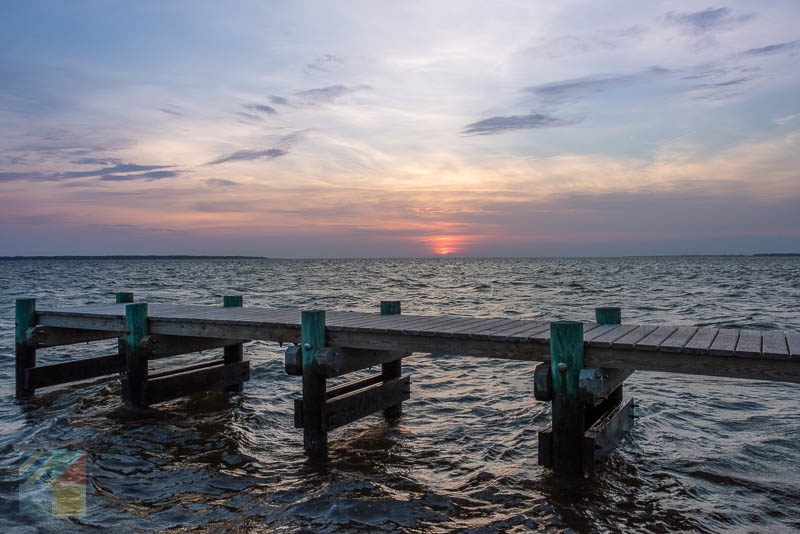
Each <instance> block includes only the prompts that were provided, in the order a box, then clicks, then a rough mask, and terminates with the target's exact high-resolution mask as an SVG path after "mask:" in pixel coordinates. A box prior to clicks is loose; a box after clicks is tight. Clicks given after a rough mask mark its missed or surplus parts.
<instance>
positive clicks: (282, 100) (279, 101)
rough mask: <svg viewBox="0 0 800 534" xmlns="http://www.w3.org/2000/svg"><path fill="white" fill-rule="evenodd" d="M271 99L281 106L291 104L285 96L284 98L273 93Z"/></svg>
mask: <svg viewBox="0 0 800 534" xmlns="http://www.w3.org/2000/svg"><path fill="white" fill-rule="evenodd" d="M269 101H270V102H272V103H273V104H277V105H279V106H288V105H289V101H288V100H286V99H285V98H283V97H282V96H275V95H271V96H270V97H269Z"/></svg>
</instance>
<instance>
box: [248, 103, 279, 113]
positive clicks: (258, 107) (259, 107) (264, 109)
mask: <svg viewBox="0 0 800 534" xmlns="http://www.w3.org/2000/svg"><path fill="white" fill-rule="evenodd" d="M244 107H245V109H250V110H253V111H257V112H259V113H266V114H267V115H275V114H276V113H278V112H277V111H276V110H275V108H273V107H272V106H268V105H266V104H247V105H246V106H244Z"/></svg>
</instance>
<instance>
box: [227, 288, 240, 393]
mask: <svg viewBox="0 0 800 534" xmlns="http://www.w3.org/2000/svg"><path fill="white" fill-rule="evenodd" d="M243 304H244V303H243V299H242V296H241V295H225V296H224V297H222V306H223V307H224V308H241V307H242V306H243ZM223 352H224V357H223V360H224V362H225V363H226V364H229V363H236V362H240V361H242V360H244V345H242V344H241V343H239V344H238V345H231V346H229V347H225V348H224V349H223ZM242 387H243V386H242V384H236V385H233V386H228V387H227V388H225V391H227V392H229V393H241V391H242Z"/></svg>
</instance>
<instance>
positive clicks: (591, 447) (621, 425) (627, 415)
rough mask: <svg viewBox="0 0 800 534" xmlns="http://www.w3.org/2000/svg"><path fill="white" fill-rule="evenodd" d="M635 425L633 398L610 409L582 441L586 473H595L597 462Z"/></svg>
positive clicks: (610, 451)
mask: <svg viewBox="0 0 800 534" xmlns="http://www.w3.org/2000/svg"><path fill="white" fill-rule="evenodd" d="M632 426H633V399H628V400H627V401H625V402H622V403H620V404H618V405H617V406H615V407H614V408H612V409H611V410H609V411H608V412H607V413H606V414H605V415H604V416H602V417H601V418H600V419H598V420H597V422H595V423H594V424H593V425H592V426H591V427H590V428H589V429H588V430H587V431H586V432H584V434H583V439H582V442H581V451H582V464H583V472H584V473H589V474H591V473H594V472H595V470H596V469H597V464H598V463H599V462H600V461H602V460H603V459H605V458H606V457H608V455H609V454H611V453H612V452H613V451H614V449H615V448H616V447H617V444H619V442H620V440H621V439H622V437H623V436H624V435H625V434H626V433H627V432H628V431H629V430H630V429H631V427H632Z"/></svg>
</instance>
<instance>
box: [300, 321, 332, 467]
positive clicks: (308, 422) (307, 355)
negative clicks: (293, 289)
mask: <svg viewBox="0 0 800 534" xmlns="http://www.w3.org/2000/svg"><path fill="white" fill-rule="evenodd" d="M300 347H301V350H302V353H303V447H304V448H305V450H306V453H307V454H310V455H322V454H324V453H325V449H326V447H327V444H328V431H327V429H326V425H325V421H324V417H325V414H324V411H325V375H323V374H322V373H320V372H319V371H318V369H317V366H316V361H315V360H316V356H317V352H318V351H319V350H320V349H322V348H324V347H325V311H324V310H313V311H303V312H302V313H301V315H300Z"/></svg>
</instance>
